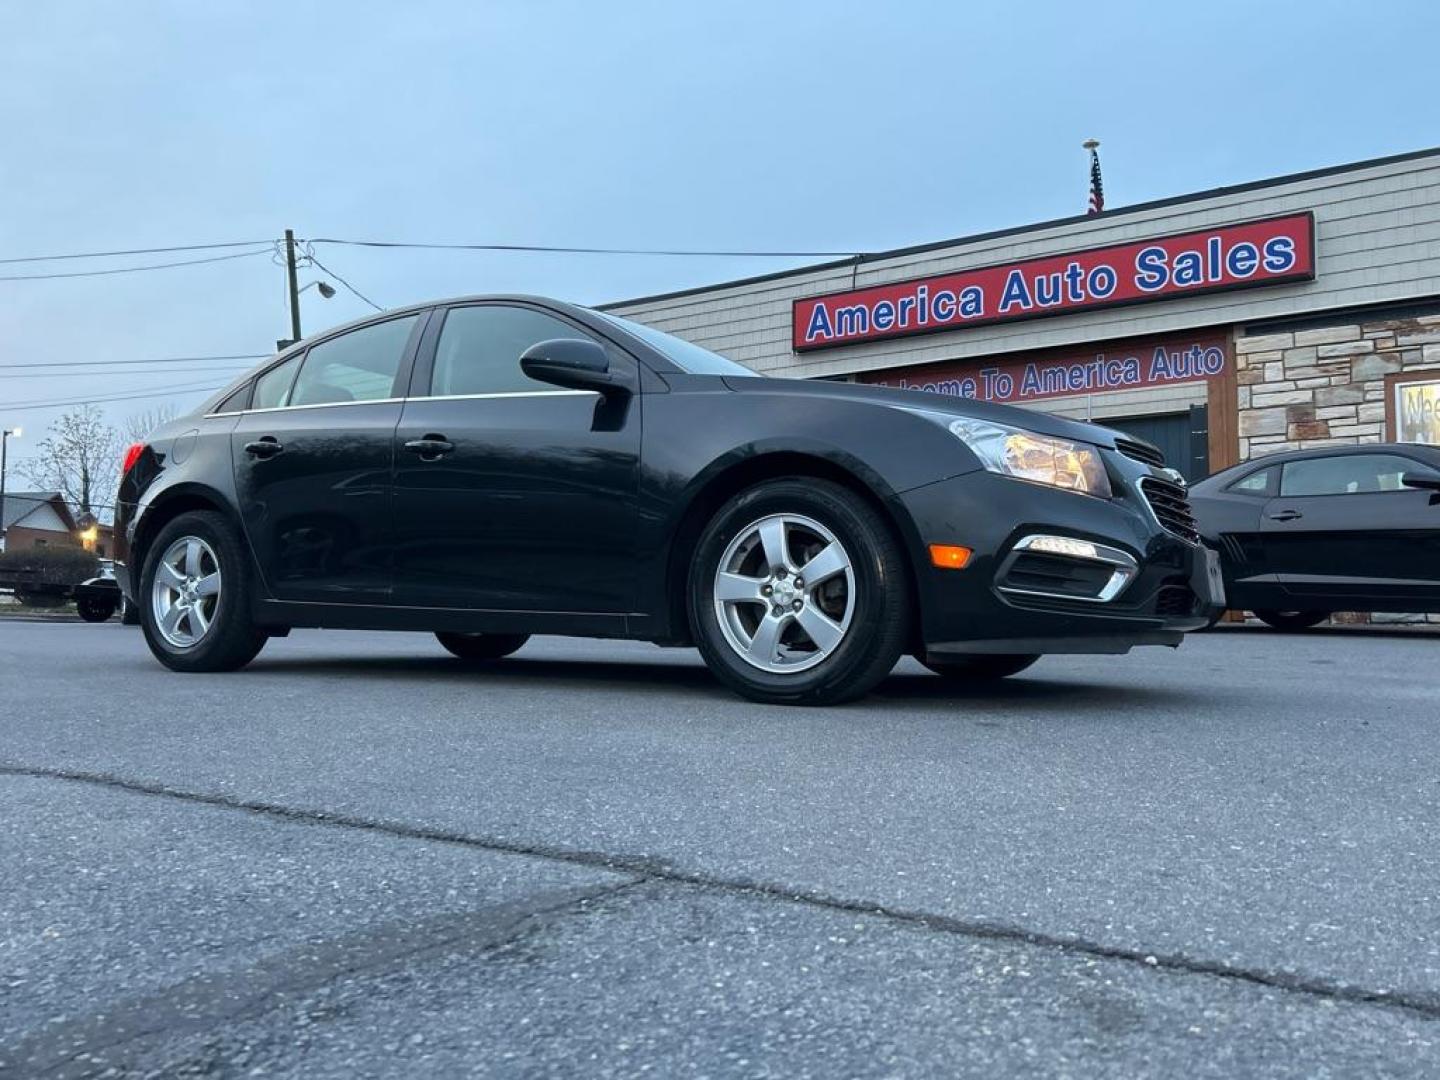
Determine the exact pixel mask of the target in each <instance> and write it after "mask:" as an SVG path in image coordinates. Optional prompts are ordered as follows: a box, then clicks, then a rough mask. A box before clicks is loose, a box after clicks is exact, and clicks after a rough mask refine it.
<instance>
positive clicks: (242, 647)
mask: <svg viewBox="0 0 1440 1080" xmlns="http://www.w3.org/2000/svg"><path fill="white" fill-rule="evenodd" d="M140 580H141V587H140V596H139V601H140V603H139V607H140V624H141V626H142V628H143V629H144V631H145V642H146V644H148V645H149V646H150V651H151V652H152V653H154V654H155V658H156V659H157V660H159V661H160V662H161V663H162V664H164V665H165V666H166V667H168V668H171V669H172V670H174V671H234V670H235V669H236V668H241V667H244V666H245V665H246V664H248V663H249V662H250V661H251V660H253V659H254V658H255V654H256V653H258V652H259V651H260V649H261V647H262V646H263V645H264V644H265V640H266V635H265V633H264V632H263V631H261V630H259V629H257V628H256V626H255V625H254V623H252V622H251V621H250V607H249V604H250V578H249V564H248V561H247V554H246V551H245V548H244V546H243V544H242V542H241V540H240V538H239V536H237V535H236V532H235V530H234V529H233V528H232V527H231V526H230V523H229V522H228V521H226V520H225V518H224V517H223V516H222V515H220V514H217V513H215V512H214V511H210V510H197V511H193V512H191V513H188V514H181V515H180V516H179V517H177V518H176V519H175V520H174V521H171V522H170V523H168V524H167V525H166V526H165V527H164V528H162V529H161V530H160V535H159V536H157V537H156V538H155V541H154V543H152V544H151V545H150V549H149V552H148V553H147V555H146V557H145V568H144V572H143V573H142V575H141V579H140Z"/></svg>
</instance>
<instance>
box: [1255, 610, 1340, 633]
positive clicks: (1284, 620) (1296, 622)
mask: <svg viewBox="0 0 1440 1080" xmlns="http://www.w3.org/2000/svg"><path fill="white" fill-rule="evenodd" d="M1255 617H1256V618H1257V619H1259V620H1260V621H1261V622H1263V623H1264V624H1265V625H1266V626H1270V627H1273V628H1274V629H1276V630H1309V629H1310V627H1312V626H1315V625H1317V624H1319V623H1322V622H1324V621H1325V620H1326V619H1328V618H1329V617H1330V613H1329V612H1328V611H1257V612H1255Z"/></svg>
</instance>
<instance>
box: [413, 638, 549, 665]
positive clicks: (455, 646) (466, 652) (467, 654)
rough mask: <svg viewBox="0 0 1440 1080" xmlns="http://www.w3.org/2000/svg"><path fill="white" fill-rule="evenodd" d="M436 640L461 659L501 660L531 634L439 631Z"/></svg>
mask: <svg viewBox="0 0 1440 1080" xmlns="http://www.w3.org/2000/svg"><path fill="white" fill-rule="evenodd" d="M435 640H436V641H438V642H440V644H441V645H443V646H445V648H446V650H447V651H449V652H450V653H451V654H453V655H455V656H458V657H459V658H460V659H461V660H472V661H479V660H499V659H501V658H503V657H506V656H509V655H510V654H511V653H513V652H516V651H517V650H519V648H520V647H521V646H522V645H524V644H525V642H527V641H529V640H530V635H529V634H451V633H443V632H442V633H437V634H436V635H435Z"/></svg>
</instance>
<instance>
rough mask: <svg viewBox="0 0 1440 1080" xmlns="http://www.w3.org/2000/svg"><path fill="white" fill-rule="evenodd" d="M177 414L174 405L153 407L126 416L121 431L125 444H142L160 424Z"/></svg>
mask: <svg viewBox="0 0 1440 1080" xmlns="http://www.w3.org/2000/svg"><path fill="white" fill-rule="evenodd" d="M177 412H178V410H177V409H176V408H175V406H174V405H169V404H166V405H154V406H152V407H150V408H148V409H145V410H143V411H141V412H137V413H131V414H130V415H129V416H127V417H126V418H125V424H124V426H123V427H122V428H121V431H122V432H123V433H124V435H125V439H126V441H127V442H144V441H145V440H146V439H147V438H149V437H150V433H151V432H152V431H154V430H155V429H156V428H158V427H159V426H160V425H161V424H163V423H165V422H166V421H167V420H173V419H175V416H176V414H177Z"/></svg>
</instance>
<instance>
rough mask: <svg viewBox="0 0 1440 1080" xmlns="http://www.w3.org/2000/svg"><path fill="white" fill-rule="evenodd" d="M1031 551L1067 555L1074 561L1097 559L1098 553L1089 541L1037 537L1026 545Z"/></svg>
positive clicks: (1060, 537) (1061, 537)
mask: <svg viewBox="0 0 1440 1080" xmlns="http://www.w3.org/2000/svg"><path fill="white" fill-rule="evenodd" d="M1026 546H1027V547H1028V548H1029V550H1031V551H1044V552H1048V553H1049V554H1051V555H1069V556H1071V557H1072V558H1075V559H1098V558H1099V557H1100V553H1099V552H1098V551H1096V550H1095V545H1094V544H1092V543H1090V541H1089V540H1072V539H1071V538H1070V537H1068V536H1037V537H1035V538H1034V539H1032V540H1031V541H1030V543H1029V544H1027V545H1026Z"/></svg>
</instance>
